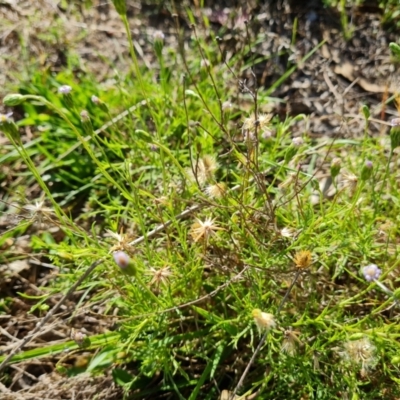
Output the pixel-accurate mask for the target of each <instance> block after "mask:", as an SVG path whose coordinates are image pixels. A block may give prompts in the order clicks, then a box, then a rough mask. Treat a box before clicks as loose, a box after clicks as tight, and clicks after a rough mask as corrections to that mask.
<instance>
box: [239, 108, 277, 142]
mask: <svg viewBox="0 0 400 400" xmlns="http://www.w3.org/2000/svg"><path fill="white" fill-rule="evenodd" d="M271 119H272V114H259V115H258V118H257V119H256V118H255V116H254V115H252V116H251V117H249V118H246V119H245V120H244V121H243V126H242V134H243V137H245V138H250V137H251V136H252V134H253V135H254V134H255V132H256V131H257V132H263V131H265V130H266V128H268V127H269V123H270V121H271Z"/></svg>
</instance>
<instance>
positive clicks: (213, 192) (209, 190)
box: [204, 182, 226, 199]
mask: <svg viewBox="0 0 400 400" xmlns="http://www.w3.org/2000/svg"><path fill="white" fill-rule="evenodd" d="M204 191H205V192H206V194H207V195H208V196H209V197H211V198H212V199H220V198H222V197H224V195H225V194H226V185H225V183H223V182H222V183H215V184H214V185H208V186H207V187H206V188H205V189H204Z"/></svg>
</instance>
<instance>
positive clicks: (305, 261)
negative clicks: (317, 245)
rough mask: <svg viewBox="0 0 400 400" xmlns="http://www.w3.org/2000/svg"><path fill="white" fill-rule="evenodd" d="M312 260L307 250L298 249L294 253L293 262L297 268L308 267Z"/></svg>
mask: <svg viewBox="0 0 400 400" xmlns="http://www.w3.org/2000/svg"><path fill="white" fill-rule="evenodd" d="M311 261H312V254H311V251H309V250H300V251H298V252H297V253H296V254H295V255H294V264H295V265H296V267H297V268H300V269H305V268H308V267H309V266H310V264H311Z"/></svg>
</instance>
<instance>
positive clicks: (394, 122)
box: [390, 118, 400, 126]
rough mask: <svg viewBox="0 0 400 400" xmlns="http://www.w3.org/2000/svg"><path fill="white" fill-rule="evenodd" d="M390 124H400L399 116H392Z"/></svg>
mask: <svg viewBox="0 0 400 400" xmlns="http://www.w3.org/2000/svg"><path fill="white" fill-rule="evenodd" d="M390 125H391V126H400V118H393V119H392V120H391V121H390Z"/></svg>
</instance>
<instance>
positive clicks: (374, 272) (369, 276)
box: [362, 264, 382, 282]
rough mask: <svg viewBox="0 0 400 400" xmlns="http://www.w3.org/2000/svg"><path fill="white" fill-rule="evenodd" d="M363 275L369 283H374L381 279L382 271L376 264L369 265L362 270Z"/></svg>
mask: <svg viewBox="0 0 400 400" xmlns="http://www.w3.org/2000/svg"><path fill="white" fill-rule="evenodd" d="M362 273H363V275H364V278H365V279H366V280H367V281H368V282H372V281H375V280H377V279H379V277H380V275H381V273H382V270H381V269H379V268H378V266H377V265H375V264H369V265H367V266H366V267H364V268H363V269H362Z"/></svg>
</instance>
